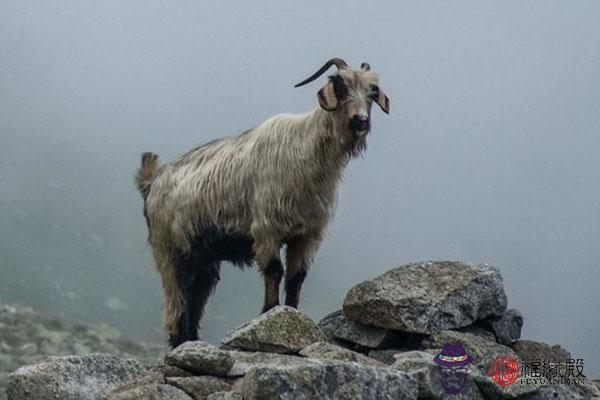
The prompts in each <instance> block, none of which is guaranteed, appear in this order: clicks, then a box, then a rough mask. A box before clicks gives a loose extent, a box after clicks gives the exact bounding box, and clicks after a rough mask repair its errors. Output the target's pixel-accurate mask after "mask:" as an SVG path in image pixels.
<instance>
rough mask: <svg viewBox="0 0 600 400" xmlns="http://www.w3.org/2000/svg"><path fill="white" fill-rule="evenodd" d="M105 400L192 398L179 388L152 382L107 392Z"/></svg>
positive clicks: (176, 399) (175, 399)
mask: <svg viewBox="0 0 600 400" xmlns="http://www.w3.org/2000/svg"><path fill="white" fill-rule="evenodd" d="M100 399H101V398H99V400H100ZM106 400H192V398H191V397H190V396H188V395H187V394H186V393H185V392H184V391H183V390H181V389H177V388H176V387H173V386H170V385H165V384H163V383H160V382H154V383H149V384H146V385H141V386H136V387H131V388H127V389H124V390H118V391H115V392H113V393H111V394H109V395H108V397H107V398H106Z"/></svg>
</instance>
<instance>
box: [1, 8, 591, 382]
mask: <svg viewBox="0 0 600 400" xmlns="http://www.w3.org/2000/svg"><path fill="white" fill-rule="evenodd" d="M333 56H340V57H343V58H345V59H346V61H348V62H349V63H350V64H351V65H352V66H354V67H357V66H359V65H360V63H361V62H362V61H368V62H369V63H371V66H372V67H373V70H375V71H376V72H378V73H379V75H380V80H381V87H382V88H383V89H384V90H385V92H386V94H387V95H388V96H389V98H390V100H391V113H390V115H389V116H386V115H384V114H383V113H381V112H380V111H379V109H376V108H374V111H373V130H372V132H371V134H370V137H369V147H368V149H367V152H366V153H365V155H364V157H363V158H359V159H357V160H355V161H353V162H352V163H351V164H350V166H349V168H348V169H347V170H346V173H345V180H344V182H343V184H342V186H341V191H340V198H339V207H338V212H337V215H336V218H335V220H334V222H333V224H332V225H331V227H330V234H329V236H328V238H327V239H326V240H325V241H324V243H323V245H322V247H321V250H320V251H319V253H318V254H317V257H316V260H315V263H314V265H313V267H312V269H311V271H310V272H309V276H308V278H307V281H306V283H305V286H304V290H303V296H302V299H301V308H302V309H303V310H304V311H306V312H308V313H309V314H310V315H311V316H312V317H313V318H314V319H319V318H321V317H322V316H324V315H325V314H327V313H329V312H331V311H334V310H336V309H338V308H340V306H341V304H342V301H343V298H344V295H345V293H346V291H347V290H348V289H349V288H350V287H352V286H353V285H355V284H356V283H358V282H360V281H362V280H365V279H369V278H373V277H375V276H376V275H378V274H379V273H381V272H383V271H385V270H387V269H390V268H392V267H395V266H398V265H400V264H403V263H408V262H413V261H421V260H428V259H457V260H466V261H471V262H486V263H490V264H493V265H496V266H498V267H499V268H500V270H501V272H502V274H503V276H504V278H505V288H506V291H507V294H508V296H509V306H510V307H514V308H518V309H519V310H521V311H522V313H523V315H524V318H525V325H524V329H523V336H524V337H526V338H533V339H537V340H541V341H546V342H548V343H550V344H555V343H560V344H561V345H563V346H564V347H565V348H567V349H568V350H570V351H571V352H572V354H573V356H575V357H579V358H584V361H585V370H584V372H586V374H587V375H588V376H592V377H598V376H599V375H600V341H599V340H598V335H599V333H600V320H599V319H598V307H599V306H600V290H598V287H600V243H599V238H600V179H598V172H599V171H600V159H599V157H598V154H599V152H600V137H599V131H600V68H599V67H600V3H598V2H595V1H576V2H559V1H527V2H523V1H503V2H495V1H458V2H445V1H428V2H422V1H412V2H400V1H379V2H376V3H375V2H369V3H367V2H364V1H361V2H359V1H355V2H346V1H329V2H327V4H326V5H324V3H323V2H321V1H300V2H280V1H269V2H252V3H251V2H244V3H242V2H237V3H234V2H220V1H210V2H167V1H130V2H120V1H103V2H93V1H89V2H80V1H56V2H49V1H48V2H46V1H31V2H22V1H2V2H1V7H0V221H1V222H0V227H1V229H0V256H1V259H0V301H3V302H13V303H21V304H26V305H30V306H34V307H36V308H38V309H40V310H42V311H45V312H48V313H51V314H54V315H61V316H64V317H66V318H69V319H70V320H75V321H82V322H108V323H111V324H114V325H115V326H117V327H119V328H120V329H121V330H123V331H124V332H125V333H126V334H127V335H129V336H130V337H132V338H135V339H138V340H144V341H153V342H163V341H164V336H163V333H162V323H161V314H160V301H161V289H160V283H159V280H158V274H157V273H156V271H155V270H154V265H153V262H152V258H151V252H150V249H149V247H148V246H147V244H146V234H147V232H146V226H145V222H144V219H143V216H142V200H141V198H140V196H139V193H137V192H136V190H135V188H134V185H133V181H132V178H133V174H134V172H135V169H136V168H137V167H138V165H139V161H140V153H141V152H142V151H153V152H157V153H158V154H159V155H160V156H161V158H162V160H164V161H168V160H172V159H173V158H174V157H176V156H177V155H179V154H181V153H184V152H186V151H188V150H189V149H191V148H193V147H194V146H196V145H198V144H201V143H203V142H206V141H209V140H211V139H214V138H218V137H222V136H228V135H234V134H237V133H240V132H242V131H244V130H246V129H248V128H251V127H253V126H255V125H256V124H258V123H259V122H261V121H262V120H264V119H265V118H267V117H269V116H271V115H273V114H276V113H279V112H305V111H308V110H310V109H311V108H312V107H313V106H315V105H316V91H317V90H318V89H319V87H320V85H321V84H322V82H323V81H324V79H325V78H321V79H320V80H319V82H316V83H313V84H311V85H308V86H306V87H303V88H299V89H293V84H295V83H297V82H298V81H300V80H301V79H303V78H305V77H307V76H308V75H310V74H312V73H313V72H314V71H315V70H316V69H317V68H318V67H320V66H321V65H322V63H323V62H325V61H326V60H327V59H329V58H330V57H333ZM262 290H263V289H262V281H261V279H260V277H259V274H258V273H257V272H256V271H255V270H246V271H240V270H238V269H235V268H233V267H231V266H227V265H224V266H223V270H222V279H221V282H220V284H219V286H218V287H217V291H216V295H215V296H213V298H212V299H211V301H210V303H209V306H208V309H207V315H206V316H205V318H204V320H203V321H202V327H203V329H202V330H201V336H202V337H203V338H205V339H208V340H211V341H213V342H216V341H218V340H219V339H220V338H221V337H222V335H223V334H224V332H225V331H226V330H227V329H229V328H232V327H234V326H236V325H238V324H240V323H242V322H244V321H247V320H248V319H250V318H252V317H254V316H256V315H257V314H258V313H259V311H260V307H261V305H262Z"/></svg>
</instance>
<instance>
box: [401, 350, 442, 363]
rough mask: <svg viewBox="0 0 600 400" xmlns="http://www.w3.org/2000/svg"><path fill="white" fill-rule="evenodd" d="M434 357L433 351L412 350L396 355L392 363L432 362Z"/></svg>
mask: <svg viewBox="0 0 600 400" xmlns="http://www.w3.org/2000/svg"><path fill="white" fill-rule="evenodd" d="M434 356H435V354H434V352H433V351H430V352H427V351H421V350H412V351H403V352H400V353H396V354H395V355H394V363H396V362H399V361H404V360H427V361H431V362H433V357H434Z"/></svg>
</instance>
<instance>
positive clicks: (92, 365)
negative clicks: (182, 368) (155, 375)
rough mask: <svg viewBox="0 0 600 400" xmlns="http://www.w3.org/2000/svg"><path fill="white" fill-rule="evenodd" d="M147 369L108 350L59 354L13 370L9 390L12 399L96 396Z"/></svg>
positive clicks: (79, 399)
mask: <svg viewBox="0 0 600 400" xmlns="http://www.w3.org/2000/svg"><path fill="white" fill-rule="evenodd" d="M145 372H146V370H145V368H144V367H143V366H142V365H141V364H140V363H139V362H137V361H134V360H123V359H121V358H119V357H116V356H112V355H108V354H92V355H89V356H83V357H77V356H71V357H56V358H54V359H52V360H49V361H45V362H42V363H39V364H34V365H29V366H25V367H21V368H19V369H18V370H16V371H15V372H14V373H12V374H10V375H9V378H8V385H7V386H8V387H7V390H6V393H7V397H8V400H27V399H32V400H34V399H35V400H50V399H52V400H55V399H61V400H96V399H100V398H103V397H104V396H106V395H107V394H108V393H110V392H111V391H112V390H114V389H115V388H117V387H119V386H121V385H123V384H124V383H125V382H127V381H129V380H133V379H136V378H139V377H141V376H142V375H143V374H144V373H145Z"/></svg>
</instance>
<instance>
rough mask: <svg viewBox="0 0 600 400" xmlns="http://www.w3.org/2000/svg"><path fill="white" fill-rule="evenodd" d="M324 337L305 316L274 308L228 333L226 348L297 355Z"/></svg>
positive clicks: (225, 341) (292, 309)
mask: <svg viewBox="0 0 600 400" xmlns="http://www.w3.org/2000/svg"><path fill="white" fill-rule="evenodd" d="M324 340H326V339H325V336H324V335H323V333H322V332H321V331H320V330H319V328H318V327H317V326H316V325H315V323H314V322H313V321H312V320H311V319H310V318H308V317H307V316H306V315H304V314H303V313H301V312H300V311H298V310H296V309H295V308H292V307H288V306H278V307H275V308H273V309H271V310H270V311H268V312H266V313H264V314H262V315H260V316H259V317H257V318H255V319H253V320H252V321H250V322H248V323H246V324H245V325H242V326H241V327H238V328H235V329H233V330H232V331H230V332H228V333H227V335H226V337H225V338H224V339H223V345H224V346H225V347H227V348H237V349H242V350H258V351H268V352H274V353H297V352H299V351H300V350H302V349H303V348H305V347H306V346H308V345H310V344H313V343H315V342H320V341H324Z"/></svg>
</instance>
